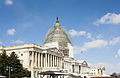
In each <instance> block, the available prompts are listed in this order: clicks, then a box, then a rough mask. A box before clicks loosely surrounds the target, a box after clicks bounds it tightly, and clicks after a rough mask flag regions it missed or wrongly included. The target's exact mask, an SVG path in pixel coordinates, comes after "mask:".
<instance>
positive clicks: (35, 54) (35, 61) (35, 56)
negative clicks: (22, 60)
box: [35, 52, 37, 67]
mask: <svg viewBox="0 0 120 78" xmlns="http://www.w3.org/2000/svg"><path fill="white" fill-rule="evenodd" d="M35 66H36V67H37V52H36V53H35Z"/></svg>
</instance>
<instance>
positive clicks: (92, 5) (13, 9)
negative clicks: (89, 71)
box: [0, 0, 120, 73]
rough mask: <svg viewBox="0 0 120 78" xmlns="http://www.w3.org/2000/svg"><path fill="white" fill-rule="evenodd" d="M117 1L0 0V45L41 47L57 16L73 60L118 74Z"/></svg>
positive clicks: (119, 10) (119, 13) (119, 31)
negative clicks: (37, 45) (65, 35)
mask: <svg viewBox="0 0 120 78" xmlns="http://www.w3.org/2000/svg"><path fill="white" fill-rule="evenodd" d="M119 3H120V0H0V45H2V46H11V45H20V44H26V43H36V44H39V45H42V42H43V40H44V38H45V35H46V33H47V31H48V30H49V28H51V27H52V26H53V24H54V23H55V21H56V17H57V16H58V17H59V20H60V24H61V26H64V27H65V28H66V30H67V31H68V33H69V35H70V36H71V38H72V40H73V44H74V47H75V51H74V57H75V59H76V60H86V61H87V62H88V64H90V65H104V66H106V70H107V73H112V72H120V5H119Z"/></svg>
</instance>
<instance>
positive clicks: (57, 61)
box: [57, 56, 58, 67]
mask: <svg viewBox="0 0 120 78" xmlns="http://www.w3.org/2000/svg"><path fill="white" fill-rule="evenodd" d="M57 67H58V56H57Z"/></svg>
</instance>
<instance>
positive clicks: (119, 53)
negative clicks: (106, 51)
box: [115, 49, 120, 58]
mask: <svg viewBox="0 0 120 78" xmlns="http://www.w3.org/2000/svg"><path fill="white" fill-rule="evenodd" d="M119 57H120V49H119V50H118V52H117V54H116V55H115V58H119Z"/></svg>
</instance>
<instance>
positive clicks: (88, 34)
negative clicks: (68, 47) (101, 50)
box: [69, 29, 93, 40]
mask: <svg viewBox="0 0 120 78" xmlns="http://www.w3.org/2000/svg"><path fill="white" fill-rule="evenodd" d="M69 34H70V35H71V36H85V37H87V38H89V39H92V40H93V38H92V34H91V33H89V32H86V31H76V30H74V29H72V30H69Z"/></svg>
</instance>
